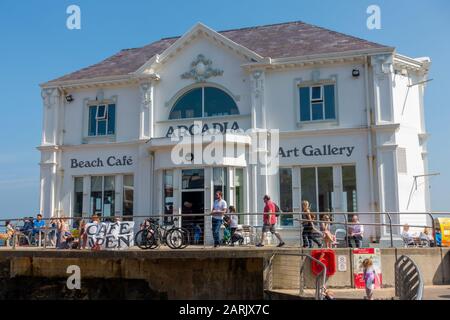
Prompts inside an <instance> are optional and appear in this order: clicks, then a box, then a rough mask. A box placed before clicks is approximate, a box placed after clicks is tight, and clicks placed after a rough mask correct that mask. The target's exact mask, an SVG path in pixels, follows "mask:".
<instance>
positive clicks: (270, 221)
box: [256, 195, 284, 248]
mask: <svg viewBox="0 0 450 320" xmlns="http://www.w3.org/2000/svg"><path fill="white" fill-rule="evenodd" d="M264 203H265V206H264V216H263V220H264V225H263V229H262V235H261V242H260V243H258V244H257V245H256V246H257V247H264V240H265V238H266V232H269V231H270V232H271V233H272V234H274V235H275V237H277V239H278V241H279V243H278V246H277V247H279V248H280V247H282V246H284V241H283V239H281V236H280V234H279V233H278V232H277V231H276V229H275V225H276V224H277V216H276V213H275V212H276V208H275V203H273V201H272V200H270V197H269V196H268V195H265V196H264Z"/></svg>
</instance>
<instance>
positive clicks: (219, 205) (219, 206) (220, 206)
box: [212, 199, 227, 219]
mask: <svg viewBox="0 0 450 320" xmlns="http://www.w3.org/2000/svg"><path fill="white" fill-rule="evenodd" d="M226 209H227V202H226V201H225V200H223V199H222V200H220V201H219V200H214V205H213V213H212V214H213V218H215V219H222V217H223V214H222V213H219V212H214V211H222V212H223V211H224V210H225V212H226Z"/></svg>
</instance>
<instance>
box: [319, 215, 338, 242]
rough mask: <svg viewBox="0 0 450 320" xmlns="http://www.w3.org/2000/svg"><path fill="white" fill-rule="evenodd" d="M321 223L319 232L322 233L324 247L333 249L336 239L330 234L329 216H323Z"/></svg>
mask: <svg viewBox="0 0 450 320" xmlns="http://www.w3.org/2000/svg"><path fill="white" fill-rule="evenodd" d="M322 221H323V222H322V223H321V224H320V229H321V230H320V231H322V234H323V240H324V242H325V247H326V248H328V249H330V248H332V247H333V245H335V244H336V237H335V236H334V235H333V234H332V233H331V226H330V225H331V223H330V216H329V215H327V214H326V215H324V216H323V217H322Z"/></svg>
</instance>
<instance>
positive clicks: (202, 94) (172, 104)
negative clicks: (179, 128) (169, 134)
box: [166, 82, 241, 121]
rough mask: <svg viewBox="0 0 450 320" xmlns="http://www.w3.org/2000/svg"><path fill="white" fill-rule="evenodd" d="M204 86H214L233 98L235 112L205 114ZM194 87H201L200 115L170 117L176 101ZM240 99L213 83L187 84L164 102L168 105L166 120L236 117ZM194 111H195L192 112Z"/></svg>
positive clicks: (238, 113)
mask: <svg viewBox="0 0 450 320" xmlns="http://www.w3.org/2000/svg"><path fill="white" fill-rule="evenodd" d="M206 88H214V89H217V90H221V91H222V92H223V93H225V94H227V95H228V96H229V97H230V99H231V100H233V102H234V104H235V106H236V109H237V111H238V112H237V113H236V114H231V113H230V114H227V115H212V116H211V115H208V116H205V89H206ZM196 89H201V99H202V103H201V113H202V115H201V116H200V117H195V116H194V117H185V118H182V117H180V118H173V119H171V118H170V117H171V115H172V113H173V112H174V107H175V106H176V104H177V102H178V101H179V100H180V99H181V98H183V97H184V96H185V95H186V94H188V93H189V92H191V91H193V90H196ZM239 101H240V97H239V96H236V95H234V94H233V93H231V92H230V91H229V90H228V89H226V88H224V87H222V86H220V85H217V84H214V83H209V82H207V83H202V84H201V85H198V84H196V85H194V86H188V87H186V88H183V89H182V90H181V91H179V92H178V93H177V94H176V95H175V96H173V97H172V98H171V99H170V100H169V101H168V102H166V107H170V110H169V114H168V117H167V121H183V120H192V119H205V118H207V119H209V118H222V117H236V116H241V111H240V108H239V105H238V102H239ZM194 113H195V112H194Z"/></svg>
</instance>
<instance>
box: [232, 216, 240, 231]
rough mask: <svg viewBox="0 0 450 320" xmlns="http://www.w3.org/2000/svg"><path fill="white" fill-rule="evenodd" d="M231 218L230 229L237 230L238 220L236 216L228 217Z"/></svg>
mask: <svg viewBox="0 0 450 320" xmlns="http://www.w3.org/2000/svg"><path fill="white" fill-rule="evenodd" d="M230 218H231V223H230V228H237V227H238V223H239V218H238V216H237V215H236V214H232V215H231V216H230Z"/></svg>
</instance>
